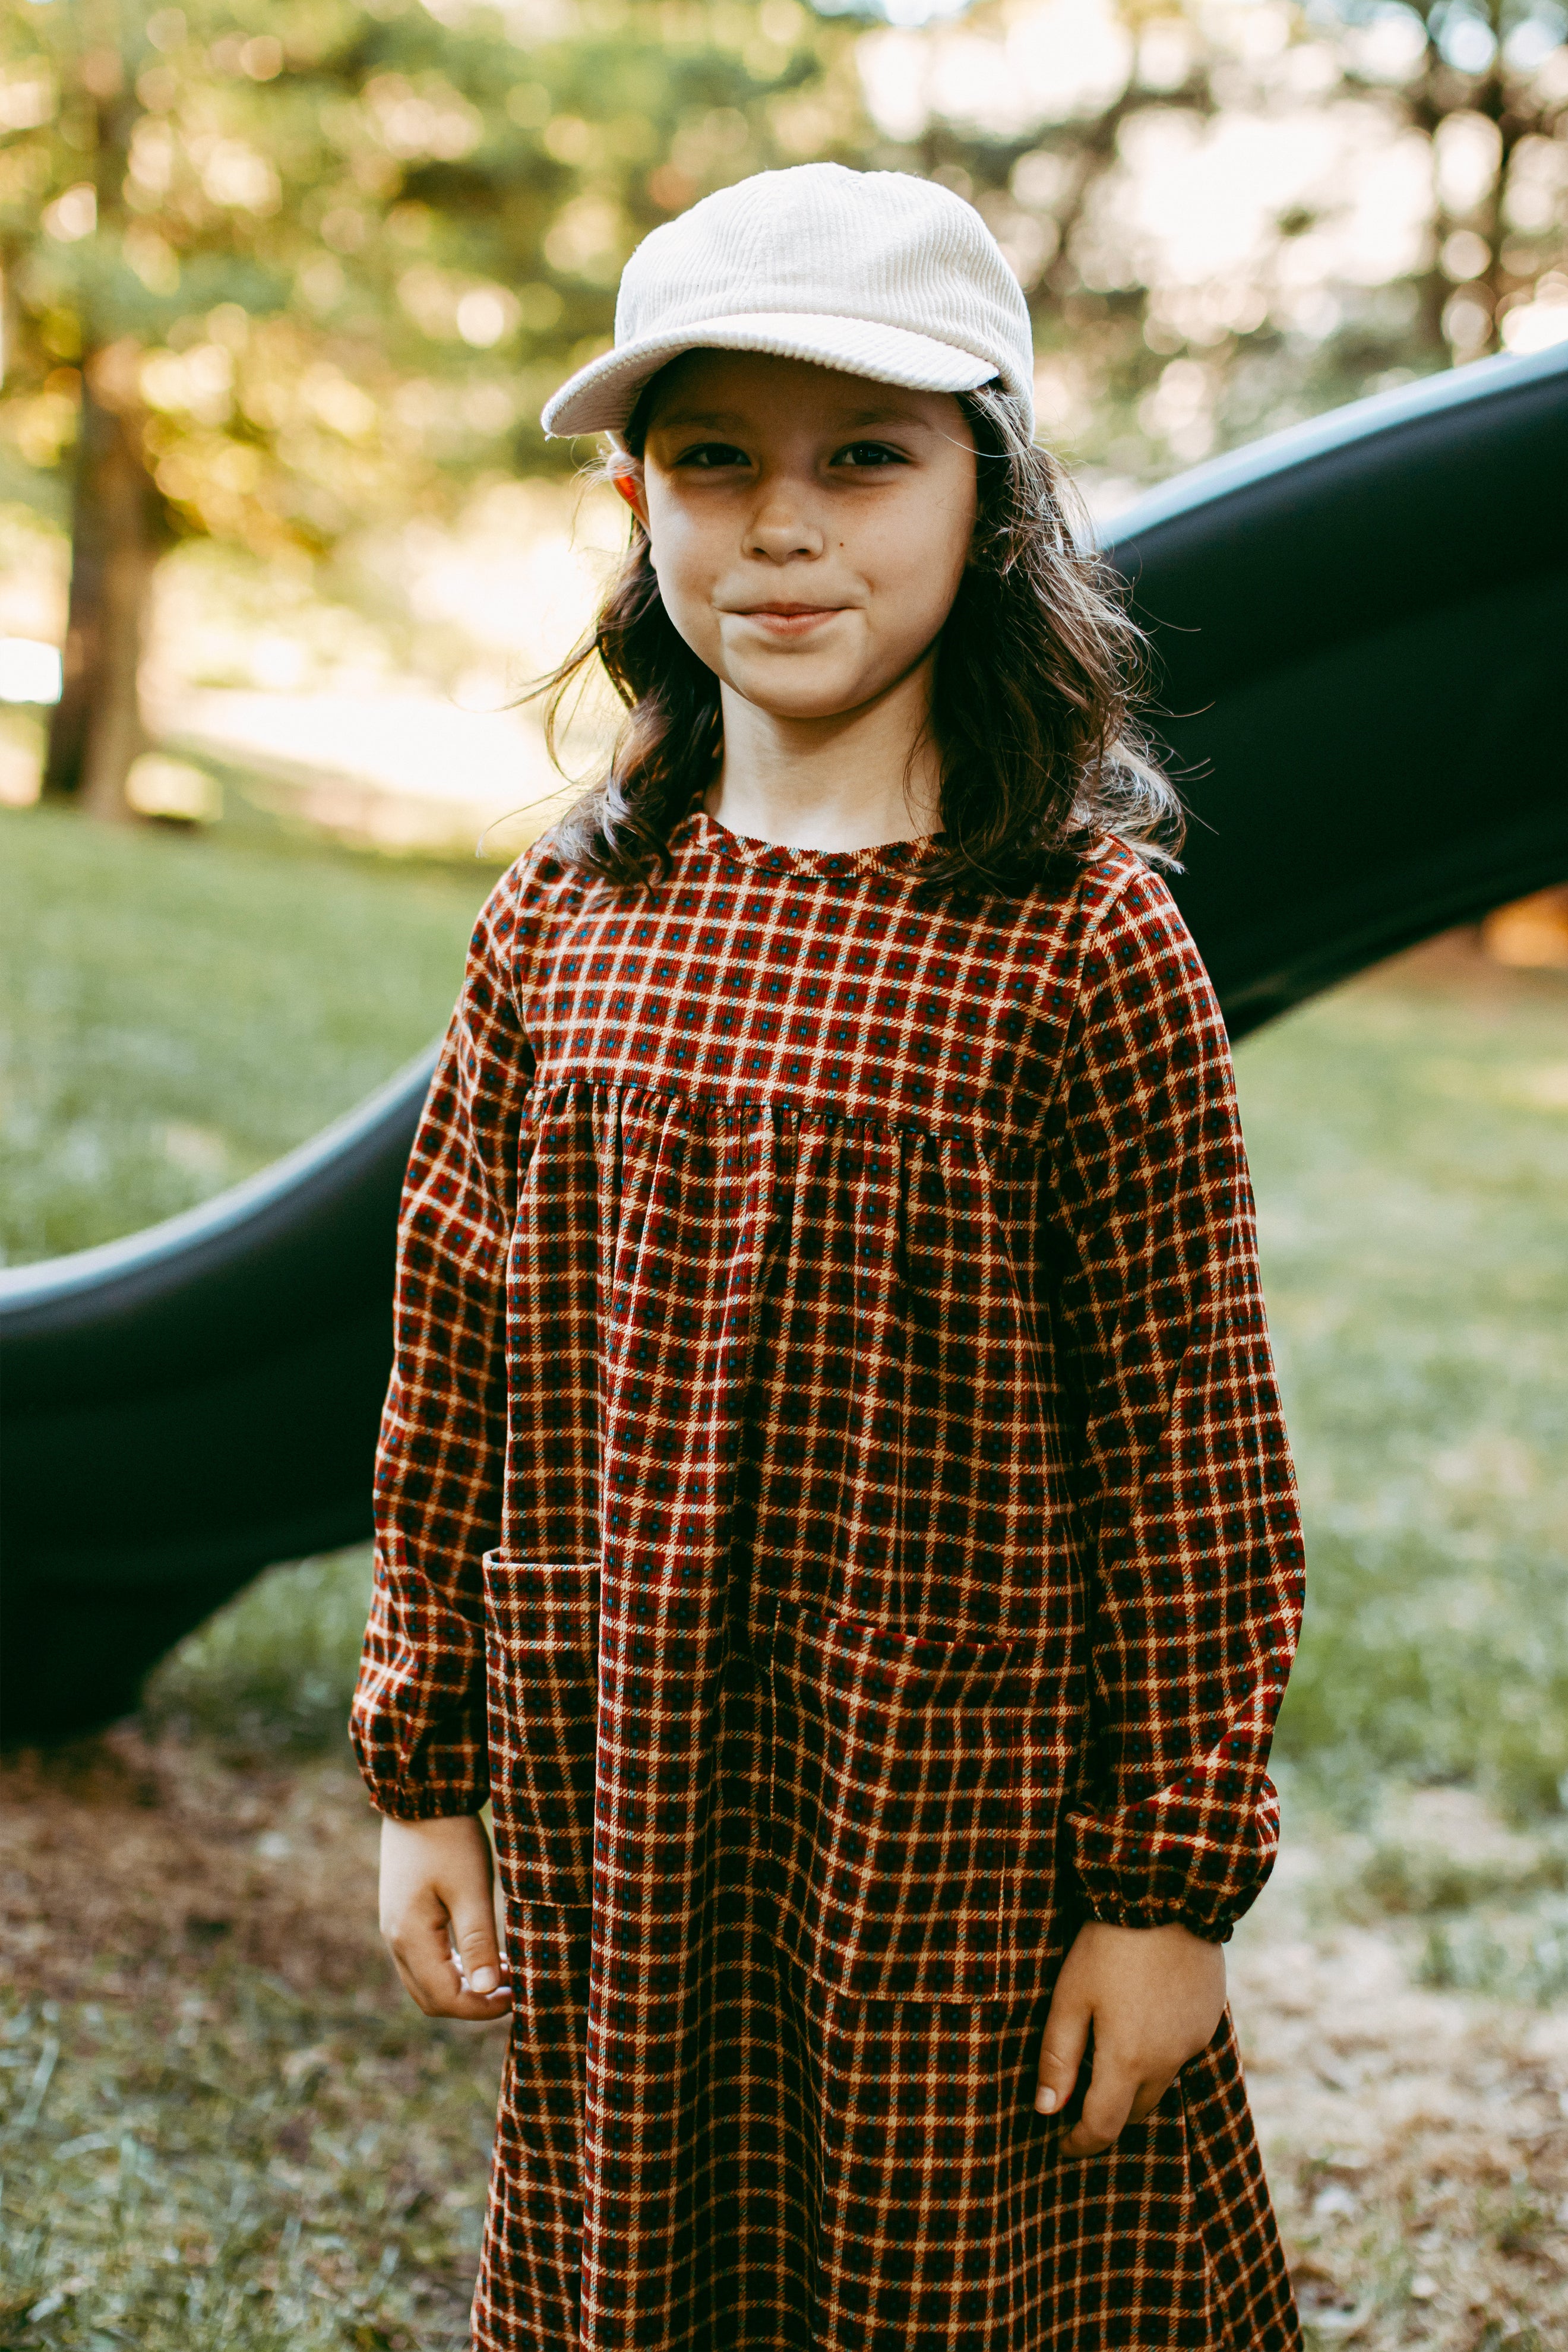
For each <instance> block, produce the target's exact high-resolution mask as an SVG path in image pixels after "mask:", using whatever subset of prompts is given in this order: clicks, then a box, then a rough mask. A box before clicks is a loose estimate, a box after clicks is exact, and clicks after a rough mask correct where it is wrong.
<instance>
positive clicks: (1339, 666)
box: [0, 345, 1568, 1742]
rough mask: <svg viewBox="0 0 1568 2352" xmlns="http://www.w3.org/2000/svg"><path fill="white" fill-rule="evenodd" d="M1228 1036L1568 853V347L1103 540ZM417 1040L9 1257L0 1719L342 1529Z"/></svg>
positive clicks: (409, 1123) (1210, 478) (374, 1358)
mask: <svg viewBox="0 0 1568 2352" xmlns="http://www.w3.org/2000/svg"><path fill="white" fill-rule="evenodd" d="M1109 540H1110V551H1111V553H1112V554H1113V556H1114V558H1115V560H1116V562H1118V563H1119V564H1120V565H1121V567H1122V569H1123V570H1124V571H1125V572H1126V573H1127V574H1128V576H1129V578H1130V579H1131V582H1132V583H1133V586H1134V590H1135V594H1136V600H1137V604H1138V607H1139V610H1140V612H1141V614H1142V617H1143V618H1144V620H1145V621H1146V622H1147V623H1148V624H1149V625H1150V626H1151V627H1152V629H1153V631H1154V633H1155V637H1156V642H1157V645H1158V647H1159V650H1160V655H1161V658H1162V661H1163V705H1164V708H1165V709H1166V712H1167V713H1168V716H1167V717H1166V718H1165V719H1164V720H1163V735H1164V738H1165V740H1166V742H1167V744H1168V746H1169V748H1170V751H1171V753H1172V755H1173V760H1174V762H1175V764H1176V768H1177V771H1178V772H1179V773H1180V775H1181V776H1182V778H1183V781H1184V789H1185V791H1186V793H1187V797H1188V799H1189V801H1190V803H1191V804H1192V808H1193V811H1194V824H1193V828H1192V832H1191V835H1190V841H1189V847H1188V853H1187V857H1188V872H1187V874H1186V876H1185V877H1184V879H1183V880H1182V882H1181V884H1180V886H1179V896H1180V897H1181V899H1182V902H1183V904H1184V908H1185V909H1186V912H1187V915H1188V918H1189V919H1190V921H1191V922H1192V925H1193V928H1194V931H1195V932H1196V934H1197V938H1198V941H1199V944H1200V946H1201V947H1202V949H1203V951H1204V953H1205V956H1206V957H1207V959H1208V962H1209V966H1210V969H1211V970H1212V971H1213V972H1214V975H1215V981H1216V982H1217V984H1218V987H1219V991H1220V994H1221V997H1222V999H1223V1000H1224V1003H1225V1006H1226V1015H1227V1018H1228V1019H1229V1021H1230V1023H1231V1026H1232V1030H1233V1034H1237V1035H1238V1036H1239V1035H1241V1034H1245V1032H1246V1031H1247V1030H1248V1029H1251V1028H1254V1027H1256V1026H1257V1025H1258V1024H1259V1023H1260V1022H1263V1021H1266V1020H1268V1018H1269V1017H1270V1015H1272V1014H1274V1013H1281V1012H1283V1011H1284V1010H1285V1009H1286V1008H1287V1007H1288V1006H1289V1005H1291V1004H1294V1003H1298V1002H1299V1001H1300V999H1301V998H1303V997H1305V996H1309V995H1310V994H1311V993H1312V992H1314V991H1315V990H1318V989H1321V988H1325V987H1328V986H1329V985H1330V984H1331V982H1334V981H1337V980H1340V979H1342V978H1343V977H1345V976H1346V975H1347V974H1349V973H1351V972H1353V971H1358V970H1360V969H1361V968H1362V967H1363V966H1364V965H1366V964H1369V963H1372V962H1374V961H1376V960H1377V959H1378V958H1380V957H1383V956H1385V955H1388V954H1390V953H1392V952H1393V951H1394V950H1395V949H1398V948H1401V947H1405V946H1407V945H1409V944H1410V943H1412V942H1413V941H1415V940H1419V939H1422V938H1424V937H1426V936H1427V935H1428V934H1429V933H1431V932H1433V931H1436V930H1439V929H1443V928H1445V927H1446V926H1447V925H1449V924H1452V923H1457V922H1463V921H1465V920H1467V919H1470V918H1473V917H1475V916H1478V915H1479V914H1480V913H1482V912H1483V911H1484V910H1485V909H1486V908H1489V907H1492V906H1495V905H1497V904H1499V903H1500V901H1502V900H1504V899H1507V898H1513V897H1517V896H1520V895H1521V894H1522V893H1523V892H1525V891H1527V890H1530V889H1532V888H1536V887H1541V886H1542V885H1545V884H1547V883H1552V882H1556V881H1559V880H1561V879H1562V878H1563V877H1565V876H1568V776H1565V773H1564V768H1565V760H1564V751H1563V702H1564V698H1565V695H1568V345H1560V346H1558V347H1557V348H1556V349H1554V350H1552V351H1549V352H1542V353H1541V354H1539V355H1537V356H1535V357H1532V358H1530V359H1524V360H1512V359H1505V360H1495V361H1489V362H1484V363H1482V364H1481V365H1479V366H1476V367H1471V368H1468V369H1466V370H1464V371H1462V372H1461V373H1458V374H1455V375H1449V376H1439V377H1436V378H1433V379H1429V380H1427V381H1426V382H1425V383H1418V384H1415V385H1412V386H1409V387H1407V388H1405V389H1404V390H1401V391H1399V392H1395V393H1392V394H1385V395H1384V396H1382V397H1380V398H1378V399H1375V400H1370V401H1363V402H1361V403H1359V404H1357V405H1355V406H1353V407H1352V408H1348V409H1343V410H1341V411H1339V412H1338V413H1337V414H1335V415H1331V416H1327V417H1323V418H1321V419H1319V420H1317V421H1316V422H1314V423H1312V424H1310V425H1303V426H1300V427H1299V428H1297V429H1295V430H1293V431H1291V432H1289V433H1285V434H1281V435H1279V436H1277V437H1275V438H1274V439H1272V440H1270V441H1267V442H1263V443H1260V444H1258V445H1256V446H1253V447H1252V448H1249V449H1246V450H1243V451H1241V452H1239V453H1238V454H1237V455H1235V456H1233V457H1224V458H1220V459H1218V460H1217V461H1215V463H1214V464H1212V465H1209V466H1205V467H1199V468H1198V469H1196V470H1195V471H1194V472H1193V473H1191V474H1188V475H1185V476H1184V477H1183V478H1180V479H1179V480H1177V481H1174V482H1173V483H1171V484H1169V485H1168V486H1167V487H1166V488H1163V489H1161V490H1159V491H1157V492H1156V493H1155V494H1154V495H1153V496H1152V497H1151V498H1147V499H1143V500H1142V502H1141V503H1140V504H1139V505H1138V506H1137V507H1135V508H1134V509H1131V511H1130V512H1129V513H1128V514H1127V515H1126V517H1125V518H1123V519H1122V520H1121V521H1120V522H1119V523H1118V525H1117V527H1116V529H1115V530H1113V531H1112V532H1110V534H1109ZM426 1071H427V1063H425V1062H421V1063H420V1064H418V1065H417V1066H415V1067H414V1068H412V1069H410V1070H408V1071H407V1072H405V1074H404V1076H402V1077H400V1078H397V1079H395V1080H394V1081H393V1083H392V1084H391V1085H390V1086H388V1087H385V1088H384V1090H383V1091H382V1092H381V1093H380V1094H379V1095H377V1096H375V1097H374V1098H373V1100H372V1101H370V1102H369V1103H367V1104H365V1105H364V1106H363V1108H361V1109H360V1110H358V1111H356V1112H355V1113H354V1114H353V1116H352V1117H351V1118H347V1119H344V1120H342V1121H341V1122H340V1123H339V1124H338V1125H337V1126H336V1127H334V1128H331V1129H328V1131H327V1132H326V1133H325V1134H324V1135H322V1136H320V1137H318V1138H317V1139H316V1140H315V1141H314V1142H312V1143H310V1144H308V1145H307V1146H305V1148H304V1149H303V1150H300V1151H297V1152H295V1153H293V1154H291V1155H290V1157H289V1159H287V1160H282V1161H280V1162H279V1165H278V1166H277V1167H275V1168H272V1169H269V1170H268V1171H266V1172H265V1173H264V1174H262V1175H261V1176H259V1177H257V1178H256V1179H254V1180H253V1181H251V1182H249V1183H247V1184H243V1185H240V1186H238V1187H237V1189H236V1190H235V1191H233V1192H227V1193H225V1194H224V1195H223V1196H222V1197H221V1198H219V1199H217V1200H216V1201H213V1202H209V1203H208V1204H207V1205H206V1206H205V1207H204V1208H201V1209H196V1210H194V1211H192V1212H191V1213H189V1214H187V1215H185V1216H183V1217H177V1218H175V1219H174V1220H172V1221H171V1222H170V1223H167V1224H164V1225H161V1226H158V1227H156V1228H154V1229H153V1231H152V1232H150V1233H146V1234H137V1235H135V1236H134V1237H133V1238H132V1239H131V1240H128V1241H124V1242H117V1243H112V1244H109V1245H108V1246H106V1247H104V1248H102V1249H96V1250H88V1251H84V1252H83V1253H81V1255H79V1256H76V1257H69V1258H62V1259H58V1260H55V1261H53V1262H51V1263H49V1264H47V1265H34V1266H22V1267H17V1268H15V1269H12V1270H10V1271H8V1272H3V1273H0V1347H3V1349H4V1388H3V1391H0V1446H3V1454H0V1469H3V1485H0V1512H3V1517H0V1531H3V1537H4V1555H3V1560H4V1588H3V1599H4V1616H3V1620H0V1625H3V1635H4V1651H3V1654H0V1731H3V1734H4V1737H5V1738H6V1739H7V1740H8V1741H10V1742H17V1741H22V1740H40V1739H47V1738H58V1737H60V1736H62V1735H64V1734H67V1733H70V1732H73V1731H78V1730H81V1729H84V1728H86V1727H89V1726H91V1725H93V1724H96V1723H100V1722H103V1721H105V1720H106V1719H108V1718H110V1717H113V1716H115V1715H117V1714H120V1713H122V1712H123V1711H125V1710H126V1709H128V1708H129V1707H131V1706H133V1705H134V1703H135V1699H136V1694H137V1690H138V1686H139V1685H140V1683H141V1680H142V1676H143V1675H145V1673H146V1672H147V1670H148V1668H149V1667H150V1666H151V1665H152V1664H153V1663H154V1662H155V1661H156V1659H157V1658H159V1657H160V1656H161V1655H162V1654H163V1652H164V1651H165V1650H166V1649H167V1648H168V1647H169V1646H170V1645H171V1644H172V1643H174V1641H176V1640H177V1639H178V1638H179V1636H180V1635H181V1634H182V1633H184V1632H185V1631H187V1629H188V1628H190V1627H191V1626H193V1625H195V1624H196V1623H198V1622H199V1621H200V1620H201V1619H202V1618H203V1617H204V1616H205V1615H206V1614H207V1612H209V1611H210V1610H212V1609H214V1608H216V1605H217V1604H218V1603H219V1602H220V1601H223V1600H224V1599H225V1598H226V1596H227V1595H228V1594H230V1593H232V1592H234V1591H237V1588H238V1587H239V1586H240V1585H242V1584H243V1583H244V1582H245V1581H246V1580H247V1578H248V1577H250V1576H252V1575H254V1574H255V1572H256V1571H257V1570H258V1569H261V1568H264V1567H266V1566H267V1565H268V1563H269V1562H271V1561H273V1560H279V1559H296V1558H299V1557H300V1556H301V1555H302V1554H305V1553H307V1552H310V1551H315V1550H321V1549H325V1548H327V1547H329V1546H332V1545H338V1544H346V1543H351V1542H353V1541H356V1540H357V1539H359V1538H362V1537H363V1536H364V1535H366V1534H367V1533H368V1531H369V1526H370V1478H371V1459H372V1452H373V1447H374V1436H375V1425H376V1416H377V1412H378V1409H379V1406H380V1403H381V1397H382V1391H383V1389H384V1385H385V1381H386V1373H387V1365H388V1360H389V1355H390V1345H391V1313H390V1301H391V1275H392V1251H393V1234H394V1223H395V1211H396V1203H397V1194H398V1187H399V1182H400V1180H401V1177H402V1172H403V1165H404V1161H405V1157H406V1155H407V1151H408V1147H409V1141H410V1139H411V1137H412V1134H413V1130H414V1125H415V1120H416V1117H417V1115H418V1109H419V1105H420V1100H421V1097H422V1095H423V1091H424V1086H425V1081H426Z"/></svg>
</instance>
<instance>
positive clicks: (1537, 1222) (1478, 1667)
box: [1238, 943, 1568, 1820]
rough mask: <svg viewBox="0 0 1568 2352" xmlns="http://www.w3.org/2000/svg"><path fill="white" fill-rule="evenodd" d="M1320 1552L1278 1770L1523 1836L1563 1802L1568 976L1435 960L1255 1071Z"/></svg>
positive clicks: (1346, 999) (1273, 1244)
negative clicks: (1474, 1797)
mask: <svg viewBox="0 0 1568 2352" xmlns="http://www.w3.org/2000/svg"><path fill="white" fill-rule="evenodd" d="M1238 1069H1239V1076H1240V1082H1241V1092H1242V1102H1243V1109H1244V1115H1245V1118H1246V1123H1247V1135H1248V1140H1249V1145H1250V1149H1251V1153H1252V1159H1253V1165H1254V1171H1255V1174H1256V1178H1257V1183H1258V1197H1259V1202H1260V1211H1261V1218H1262V1232H1263V1245H1264V1262H1265V1263H1264V1271H1265V1278H1266V1284H1267V1288H1268V1302H1269V1310H1270V1316H1271V1320H1272V1324H1273V1328H1274V1332H1275V1339H1276V1344H1277V1346H1278V1349H1279V1359H1280V1366H1281V1371H1282V1374H1283V1379H1284V1383H1285V1391H1286V1401H1287V1407H1288V1412H1289V1422H1290V1427H1291V1432H1292V1435H1293V1438H1294V1441H1295V1445H1296V1451H1297V1455H1298V1460H1299V1465H1300V1474H1301V1483H1302V1490H1303V1496H1304V1501H1305V1506H1306V1516H1307V1526H1308V1539H1309V1540H1308V1582H1309V1592H1310V1601H1309V1612H1308V1621H1307V1629H1306V1636H1305V1639H1304V1641H1303V1643H1302V1648H1301V1654H1300V1660H1299V1662H1298V1664H1297V1667H1296V1670H1295V1673H1294V1675H1293V1676H1292V1678H1291V1684H1290V1689H1289V1696H1288V1698H1287V1701H1286V1706H1285V1710H1284V1714H1283V1717H1282V1720H1281V1725H1280V1752H1281V1753H1282V1755H1283V1756H1284V1757H1285V1758H1286V1759H1288V1760H1289V1762H1290V1763H1292V1764H1294V1765H1296V1766H1297V1767H1299V1768H1300V1769H1301V1770H1302V1771H1303V1772H1304V1773H1305V1774H1306V1776H1307V1778H1308V1782H1309V1785H1310V1790H1311V1792H1312V1793H1313V1794H1314V1795H1315V1796H1316V1797H1318V1798H1320V1799H1323V1800H1327V1801H1330V1802H1331V1804H1332V1805H1333V1806H1334V1808H1335V1809H1336V1810H1337V1811H1341V1812H1346V1813H1351V1814H1352V1815H1353V1814H1355V1813H1356V1812H1358V1811H1362V1812H1364V1811H1366V1810H1367V1809H1368V1808H1370V1807H1373V1806H1374V1805H1375V1803H1376V1801H1377V1799H1378V1791H1379V1788H1380V1783H1381V1779H1382V1776H1384V1775H1385V1774H1388V1773H1391V1772H1392V1773H1394V1774H1397V1775H1400V1776H1403V1777H1405V1778H1408V1779H1411V1780H1417V1781H1426V1782H1441V1781H1446V1780H1458V1781H1468V1782H1472V1783H1474V1784H1475V1785H1476V1786H1478V1787H1479V1788H1480V1789H1481V1790H1483V1791H1484V1792H1485V1793H1486V1794H1487V1795H1489V1797H1490V1798H1492V1799H1493V1800H1494V1801H1496V1802H1497V1803H1498V1804H1499V1805H1500V1808H1501V1810H1502V1811H1503V1812H1504V1813H1505V1814H1507V1815H1509V1816H1510V1817H1511V1818H1513V1819H1514V1820H1529V1819H1538V1818H1541V1817H1542V1816H1550V1815H1552V1814H1555V1813H1557V1812H1559V1811H1562V1809H1563V1801H1564V1795H1565V1793H1568V1791H1565V1786H1564V1782H1565V1776H1568V1576H1565V1574H1564V1569H1565V1567H1568V1246H1565V1243H1568V974H1563V973H1556V972H1552V973H1545V972H1542V973H1526V972H1509V971H1501V970H1499V969H1498V968H1496V967H1493V966H1490V965H1489V964H1488V963H1486V962H1485V961H1483V960H1482V959H1481V958H1480V957H1479V955H1477V954H1476V953H1475V952H1474V951H1473V950H1468V949H1467V948H1466V947H1465V946H1464V945H1463V944H1462V943H1454V944H1448V945H1445V946H1443V947H1440V948H1438V949H1436V950H1427V951H1426V953H1425V954H1424V955H1419V956H1417V957H1415V958H1412V959H1407V960H1406V961H1405V963H1404V964H1403V965H1401V966H1398V967H1395V968H1394V969H1393V970H1392V971H1388V972H1384V973H1383V974H1379V975H1374V976H1373V977H1371V978H1369V979H1367V980H1363V982H1359V983H1357V984H1356V985H1354V986H1352V987H1351V988H1348V989H1346V990H1343V991H1342V992H1340V993H1338V994H1337V995H1335V996H1333V997H1331V998H1330V999H1328V1000H1327V1001H1325V1002H1324V1003H1320V1004H1316V1005H1312V1006H1309V1007H1308V1008H1306V1009H1305V1010H1304V1011H1302V1012H1300V1013H1296V1014H1295V1015H1293V1016H1292V1017H1291V1018H1290V1019H1289V1020H1287V1021H1285V1022H1282V1023H1281V1024H1279V1026H1278V1027H1277V1028H1275V1029H1272V1030H1269V1031H1267V1032H1265V1033H1264V1034H1261V1035H1260V1036H1258V1038H1256V1039H1254V1040H1252V1041H1250V1042H1249V1043H1248V1044H1247V1045H1245V1046H1244V1047H1243V1048H1242V1050H1241V1053H1240V1055H1239V1056H1238Z"/></svg>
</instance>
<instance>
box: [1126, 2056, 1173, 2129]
mask: <svg viewBox="0 0 1568 2352" xmlns="http://www.w3.org/2000/svg"><path fill="white" fill-rule="evenodd" d="M1181 2071H1182V2070H1181V2068H1180V2067H1179V2066H1178V2067H1176V2068H1174V2069H1173V2072H1172V2073H1170V2074H1160V2075H1157V2076H1155V2077H1154V2078H1153V2079H1152V2081H1150V2082H1147V2083H1143V2084H1140V2085H1139V2090H1138V2096H1137V2097H1136V2098H1135V2099H1134V2100H1133V2102H1132V2112H1131V2115H1130V2116H1128V2118H1127V2120H1128V2122H1129V2123H1130V2124H1141V2123H1142V2120H1143V2118H1144V2116H1151V2115H1152V2114H1153V2112H1154V2110H1155V2108H1156V2107H1157V2106H1158V2105H1159V2104H1160V2102H1161V2100H1162V2099H1163V2097H1164V2095H1165V2094H1166V2092H1167V2091H1168V2090H1169V2089H1170V2087H1171V2085H1172V2084H1173V2082H1174V2081H1175V2079H1176V2076H1177V2074H1180V2073H1181Z"/></svg>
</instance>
